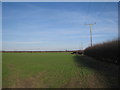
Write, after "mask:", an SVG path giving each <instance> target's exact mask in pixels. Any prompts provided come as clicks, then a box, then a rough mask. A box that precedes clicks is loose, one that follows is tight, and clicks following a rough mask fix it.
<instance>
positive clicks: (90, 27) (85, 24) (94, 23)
mask: <svg viewBox="0 0 120 90" xmlns="http://www.w3.org/2000/svg"><path fill="white" fill-rule="evenodd" d="M95 24H96V23H94V24H85V25H89V26H90V42H91V47H92V25H95Z"/></svg>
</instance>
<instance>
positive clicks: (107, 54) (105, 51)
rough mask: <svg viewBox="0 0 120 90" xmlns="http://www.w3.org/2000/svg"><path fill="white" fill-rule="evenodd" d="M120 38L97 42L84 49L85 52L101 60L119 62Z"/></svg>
mask: <svg viewBox="0 0 120 90" xmlns="http://www.w3.org/2000/svg"><path fill="white" fill-rule="evenodd" d="M119 42H120V40H113V41H109V42H105V43H101V44H96V45H94V46H92V47H88V48H86V49H85V50H84V54H85V55H87V56H90V57H93V58H96V59H99V60H103V61H108V62H112V63H117V64H118V44H119Z"/></svg>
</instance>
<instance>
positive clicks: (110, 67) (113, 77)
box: [74, 56, 119, 88]
mask: <svg viewBox="0 0 120 90" xmlns="http://www.w3.org/2000/svg"><path fill="white" fill-rule="evenodd" d="M74 61H75V63H76V64H77V66H78V67H81V66H82V67H87V68H90V69H92V70H93V71H95V73H96V74H99V75H100V76H102V77H104V79H105V81H106V85H107V87H110V88H118V87H119V85H118V76H119V75H118V72H119V66H117V65H115V64H111V63H106V62H101V61H98V60H95V59H93V58H90V57H87V56H74ZM99 79H100V78H99Z"/></svg>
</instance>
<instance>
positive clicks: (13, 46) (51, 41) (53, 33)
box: [2, 2, 118, 50]
mask: <svg viewBox="0 0 120 90" xmlns="http://www.w3.org/2000/svg"><path fill="white" fill-rule="evenodd" d="M94 22H96V24H95V25H94V26H93V27H92V31H93V33H92V34H93V44H96V43H101V42H105V41H108V40H112V39H116V38H117V37H118V3H115V2H114V3H113V2H108V3H107V2H103V3H100V2H96V3H95V2H93V3H92V2H90V3H89V2H85V3H84V2H79V3H73V2H71V3H70V2H66V3H65V2H64V3H62V2H61V3H60V2H56V3H55V2H54V3H53V2H45V3H43V2H39V3H38V2H35V3H33V2H32V3H28V2H23V3H22V2H19V3H8V2H6V3H5V2H4V3H2V30H3V31H2V35H3V50H76V49H83V48H86V47H88V46H89V45H90V38H89V37H90V36H89V35H90V30H89V26H86V25H85V24H91V23H94Z"/></svg>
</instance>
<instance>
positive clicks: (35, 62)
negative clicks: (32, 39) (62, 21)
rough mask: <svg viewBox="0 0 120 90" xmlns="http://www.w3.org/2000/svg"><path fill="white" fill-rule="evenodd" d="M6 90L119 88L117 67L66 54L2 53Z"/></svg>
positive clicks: (4, 86) (3, 82)
mask: <svg viewBox="0 0 120 90" xmlns="http://www.w3.org/2000/svg"><path fill="white" fill-rule="evenodd" d="M2 63H3V64H2V65H3V66H2V67H3V73H2V76H3V77H2V78H3V81H2V84H3V88H107V87H118V66H116V65H114V64H111V63H105V62H100V61H97V60H94V59H92V58H89V57H86V56H77V55H71V54H70V52H69V53H67V52H64V53H3V55H2Z"/></svg>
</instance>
